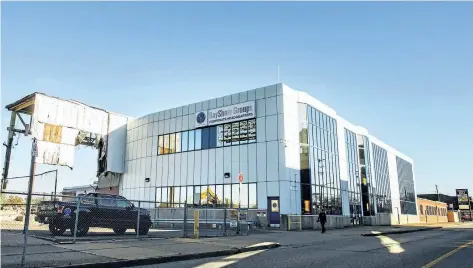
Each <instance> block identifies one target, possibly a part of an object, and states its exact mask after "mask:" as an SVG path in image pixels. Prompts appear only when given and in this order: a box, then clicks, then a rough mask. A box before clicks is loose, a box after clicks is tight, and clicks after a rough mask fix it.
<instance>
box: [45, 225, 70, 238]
mask: <svg viewBox="0 0 473 268" xmlns="http://www.w3.org/2000/svg"><path fill="white" fill-rule="evenodd" d="M49 231H50V232H51V234H52V235H54V236H56V235H62V234H63V233H64V232H65V231H66V227H65V226H64V225H63V224H60V223H50V224H49Z"/></svg>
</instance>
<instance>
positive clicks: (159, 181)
mask: <svg viewBox="0 0 473 268" xmlns="http://www.w3.org/2000/svg"><path fill="white" fill-rule="evenodd" d="M163 157H164V156H158V160H157V164H156V186H158V187H159V186H163Z"/></svg>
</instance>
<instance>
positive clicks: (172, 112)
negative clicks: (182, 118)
mask: <svg viewBox="0 0 473 268" xmlns="http://www.w3.org/2000/svg"><path fill="white" fill-rule="evenodd" d="M176 113H177V110H176V108H173V109H171V118H174V117H176Z"/></svg>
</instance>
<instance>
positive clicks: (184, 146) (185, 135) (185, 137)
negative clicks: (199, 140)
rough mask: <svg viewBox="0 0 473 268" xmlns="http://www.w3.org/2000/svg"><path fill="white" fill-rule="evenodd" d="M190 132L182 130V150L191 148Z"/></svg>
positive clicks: (185, 150)
mask: <svg viewBox="0 0 473 268" xmlns="http://www.w3.org/2000/svg"><path fill="white" fill-rule="evenodd" d="M188 145H189V133H188V132H187V131H184V132H182V134H181V150H182V151H183V152H187V150H188V149H189V147H188Z"/></svg>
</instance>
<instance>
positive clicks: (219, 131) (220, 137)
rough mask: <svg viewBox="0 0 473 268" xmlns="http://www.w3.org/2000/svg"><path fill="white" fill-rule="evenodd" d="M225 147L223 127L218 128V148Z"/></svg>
mask: <svg viewBox="0 0 473 268" xmlns="http://www.w3.org/2000/svg"><path fill="white" fill-rule="evenodd" d="M222 146H223V125H219V126H217V147H222Z"/></svg>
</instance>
